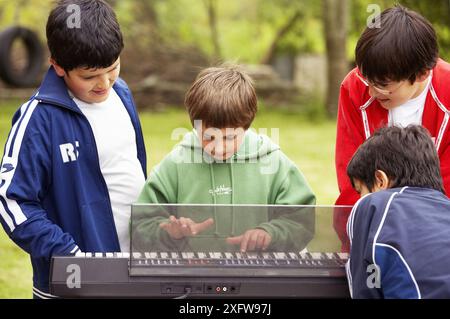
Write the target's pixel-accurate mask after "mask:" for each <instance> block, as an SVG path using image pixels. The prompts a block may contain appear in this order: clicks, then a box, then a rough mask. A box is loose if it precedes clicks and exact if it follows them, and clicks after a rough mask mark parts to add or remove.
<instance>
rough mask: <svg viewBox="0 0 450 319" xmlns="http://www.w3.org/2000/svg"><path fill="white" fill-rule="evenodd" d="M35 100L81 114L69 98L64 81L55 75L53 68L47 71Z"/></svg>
mask: <svg viewBox="0 0 450 319" xmlns="http://www.w3.org/2000/svg"><path fill="white" fill-rule="evenodd" d="M36 98H37V99H38V100H39V101H42V102H45V103H48V104H53V105H57V106H60V107H64V108H67V109H69V110H72V111H74V112H77V113H81V110H80V109H79V108H78V106H77V105H76V103H75V102H74V101H73V100H72V98H71V97H70V95H69V91H68V90H67V86H66V83H65V82H64V79H63V78H61V77H59V76H58V75H57V74H56V72H55V69H54V68H53V66H50V68H49V69H48V71H47V73H46V75H45V77H44V80H43V81H42V84H41V87H40V88H39V92H38V94H37V96H36Z"/></svg>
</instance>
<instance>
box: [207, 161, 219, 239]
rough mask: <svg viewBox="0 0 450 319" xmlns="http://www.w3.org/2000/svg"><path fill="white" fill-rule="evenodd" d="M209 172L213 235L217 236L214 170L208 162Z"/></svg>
mask: <svg viewBox="0 0 450 319" xmlns="http://www.w3.org/2000/svg"><path fill="white" fill-rule="evenodd" d="M209 173H210V176H211V184H212V195H213V203H214V235H215V236H219V228H218V226H217V210H216V204H217V199H216V181H215V179H214V171H213V167H212V164H211V163H210V164H209Z"/></svg>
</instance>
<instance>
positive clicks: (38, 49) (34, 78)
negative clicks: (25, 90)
mask: <svg viewBox="0 0 450 319" xmlns="http://www.w3.org/2000/svg"><path fill="white" fill-rule="evenodd" d="M17 40H19V41H22V42H23V43H24V46H25V49H26V50H27V56H28V61H27V63H26V66H25V67H24V68H22V69H21V70H19V71H17V70H15V68H14V67H13V63H12V59H13V58H14V57H12V56H11V55H12V47H13V43H14V42H15V41H17ZM43 57H44V48H43V46H42V44H41V42H40V41H39V37H38V36H37V34H36V33H34V32H33V31H31V30H29V29H27V28H24V27H20V26H12V27H9V28H7V29H5V30H3V31H2V32H0V78H1V79H2V80H3V81H4V82H5V83H6V84H8V85H10V86H12V87H33V86H36V85H37V84H38V83H39V80H40V77H41V75H42V63H43Z"/></svg>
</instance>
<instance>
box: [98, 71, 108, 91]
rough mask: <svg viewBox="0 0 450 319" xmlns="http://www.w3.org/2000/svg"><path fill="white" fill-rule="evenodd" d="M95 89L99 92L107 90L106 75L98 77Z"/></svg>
mask: <svg viewBox="0 0 450 319" xmlns="http://www.w3.org/2000/svg"><path fill="white" fill-rule="evenodd" d="M97 87H98V88H99V89H101V90H105V89H107V88H109V76H108V74H104V75H102V76H100V77H99V81H98V83H97Z"/></svg>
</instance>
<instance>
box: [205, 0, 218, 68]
mask: <svg viewBox="0 0 450 319" xmlns="http://www.w3.org/2000/svg"><path fill="white" fill-rule="evenodd" d="M204 2H205V6H206V10H207V13H208V22H209V28H210V30H211V42H212V45H213V57H214V59H217V60H220V59H221V57H222V54H221V50H220V43H219V32H218V29H217V0H204Z"/></svg>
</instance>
